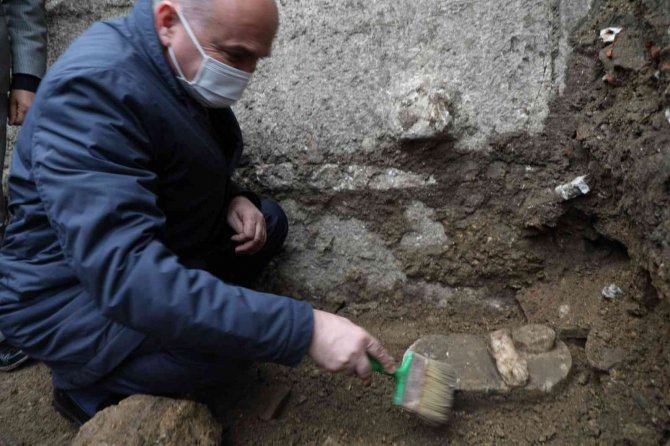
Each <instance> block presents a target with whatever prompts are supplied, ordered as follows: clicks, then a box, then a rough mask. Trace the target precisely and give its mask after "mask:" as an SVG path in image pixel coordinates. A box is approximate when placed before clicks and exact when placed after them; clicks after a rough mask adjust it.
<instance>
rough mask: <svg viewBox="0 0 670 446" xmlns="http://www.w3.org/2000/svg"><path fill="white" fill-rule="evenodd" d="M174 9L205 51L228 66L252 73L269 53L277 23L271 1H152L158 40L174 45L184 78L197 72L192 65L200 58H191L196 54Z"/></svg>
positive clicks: (274, 8) (277, 19)
mask: <svg viewBox="0 0 670 446" xmlns="http://www.w3.org/2000/svg"><path fill="white" fill-rule="evenodd" d="M177 9H179V11H180V12H181V13H182V14H183V15H184V16H185V17H186V20H187V21H188V22H189V24H190V25H191V28H192V29H193V31H194V32H195V34H196V37H197V38H198V41H199V42H200V45H201V46H202V47H203V49H204V50H205V52H206V53H207V54H208V55H210V56H212V57H214V58H215V59H217V60H219V61H221V62H223V63H225V64H227V65H231V66H233V67H235V68H238V69H240V70H243V71H247V72H253V71H254V70H255V68H256V63H257V62H258V60H259V59H261V58H264V57H267V56H269V55H270V52H271V49H272V41H273V39H274V37H275V34H276V33H277V28H278V26H279V14H278V11H277V5H276V4H275V2H274V0H154V16H155V23H156V31H157V32H158V36H159V39H160V40H161V43H162V44H163V46H164V47H168V46H171V47H172V48H173V50H174V52H175V54H177V58H178V59H179V60H180V65H181V61H182V60H183V61H184V65H185V67H182V70H183V71H184V73H185V74H186V75H187V76H186V77H187V78H190V76H191V75H194V74H195V72H197V68H195V69H193V70H191V68H193V67H195V60H196V59H200V58H198V57H193V56H197V54H195V53H194V52H193V51H190V50H189V47H192V45H190V38H189V37H188V35H187V34H186V33H185V32H184V29H183V24H182V23H180V20H179V17H178V16H177V15H176V10H177ZM193 48H194V47H193ZM193 48H191V49H193ZM192 65H193V67H191V66H192ZM191 72H192V73H191Z"/></svg>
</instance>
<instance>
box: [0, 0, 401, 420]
mask: <svg viewBox="0 0 670 446" xmlns="http://www.w3.org/2000/svg"><path fill="white" fill-rule="evenodd" d="M277 26H278V14H277V8H276V6H275V4H274V2H273V1H272V0H172V1H168V0H165V1H156V2H153V3H152V2H151V0H139V1H138V2H137V3H136V6H135V8H134V10H133V11H132V13H131V14H130V16H128V17H125V18H122V19H118V20H113V21H108V22H103V23H98V24H96V25H94V26H93V27H92V28H91V29H89V30H88V31H87V32H85V33H84V34H83V35H82V36H80V37H79V38H78V39H77V40H76V41H75V42H74V43H73V44H72V46H71V47H70V48H69V49H68V50H67V51H66V52H65V53H64V54H63V56H62V57H61V58H60V59H59V60H58V62H56V63H55V64H54V65H53V67H52V68H51V70H50V71H49V73H48V74H47V76H46V77H45V78H44V80H43V81H42V84H41V86H40V89H39V91H38V93H37V97H36V99H35V102H34V104H33V106H32V108H31V110H30V112H29V113H28V116H27V118H26V120H25V123H24V128H23V130H22V132H21V134H20V137H19V140H18V142H17V145H16V148H15V151H14V155H13V160H12V170H11V173H10V178H9V189H10V212H11V214H12V218H11V221H10V223H9V225H8V227H7V231H6V237H5V240H4V243H3V246H2V249H1V250H0V329H1V330H2V332H3V333H4V334H5V335H6V336H7V338H8V339H9V340H10V341H11V342H12V343H13V344H14V345H16V346H18V347H20V348H22V349H23V350H24V351H25V352H27V353H28V354H29V355H30V356H31V357H33V358H35V359H38V360H41V361H43V362H44V363H45V364H47V366H48V367H49V368H50V369H51V371H52V377H53V385H54V399H55V401H54V402H55V405H56V407H57V408H58V409H59V410H60V411H61V413H63V414H64V415H65V416H67V417H68V418H70V419H71V420H73V421H75V422H77V423H82V422H84V421H86V420H87V419H88V418H90V417H91V416H93V415H94V414H95V412H96V411H97V410H99V409H100V408H102V407H103V406H104V405H105V404H107V403H109V401H110V398H117V399H118V397H120V396H125V395H131V394H134V393H148V394H156V395H166V396H178V395H180V394H184V393H187V392H191V391H195V390H197V389H199V388H202V387H207V386H212V385H218V384H220V383H221V381H222V380H225V379H226V378H229V377H230V376H231V375H235V374H236V373H237V371H238V370H239V368H240V367H242V366H243V365H244V364H245V363H248V361H270V362H275V363H279V364H285V365H295V364H297V363H298V362H299V361H301V359H302V358H303V356H305V355H309V356H310V357H311V358H312V360H314V361H315V362H316V363H317V364H318V365H319V366H321V367H323V368H325V369H327V370H330V371H333V372H336V371H347V372H349V373H353V374H356V375H358V376H359V377H360V378H362V379H363V380H364V381H369V380H370V376H371V370H370V365H369V361H368V355H370V356H373V357H376V358H377V359H379V361H380V362H381V363H382V364H383V365H384V366H385V367H386V369H387V370H388V371H392V370H393V369H394V367H395V366H394V361H393V360H392V358H390V357H389V355H388V354H387V353H386V351H385V350H384V348H383V347H382V345H381V344H380V342H379V341H378V340H376V339H375V338H374V337H372V336H371V335H370V334H369V333H368V332H366V331H365V330H364V329H362V328H360V327H358V326H356V325H354V324H353V323H351V322H349V321H348V320H346V319H344V318H341V317H338V316H335V315H333V314H329V313H325V312H321V311H317V310H314V309H312V307H311V306H310V305H309V304H307V303H305V302H301V301H297V300H293V299H290V298H288V297H282V296H276V295H271V294H265V293H260V292H256V291H253V290H251V289H249V288H246V287H243V286H239V285H248V284H249V283H250V281H251V280H252V279H253V278H254V276H256V275H257V274H258V272H259V271H260V270H261V269H262V268H263V267H264V266H265V265H266V264H267V263H268V261H269V260H270V259H271V258H272V256H273V255H274V254H276V253H277V251H278V250H279V248H280V247H281V245H282V242H283V240H284V238H285V236H286V233H287V221H286V216H285V215H284V213H283V212H282V210H281V208H280V207H279V206H278V204H277V203H275V202H273V201H269V200H259V199H258V198H257V197H256V196H255V195H253V194H252V193H251V192H249V191H246V190H244V189H242V188H241V187H239V186H238V185H236V184H235V183H234V182H233V181H231V175H232V173H233V171H234V169H235V165H236V163H237V161H238V160H239V157H240V154H241V151H242V139H241V134H240V129H239V127H238V124H237V121H236V119H235V116H234V115H233V113H232V111H231V110H230V108H229V107H230V105H232V104H233V103H234V102H235V101H236V100H238V99H239V98H240V96H241V94H242V92H243V90H244V88H245V87H246V85H247V82H248V81H249V78H250V76H251V73H253V71H254V70H255V68H256V63H257V62H258V60H259V59H261V58H263V57H267V56H269V55H270V50H271V45H272V41H273V39H274V36H275V34H276V31H277Z"/></svg>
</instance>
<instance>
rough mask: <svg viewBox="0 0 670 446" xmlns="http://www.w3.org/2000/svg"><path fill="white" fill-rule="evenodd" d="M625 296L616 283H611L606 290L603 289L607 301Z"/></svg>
mask: <svg viewBox="0 0 670 446" xmlns="http://www.w3.org/2000/svg"><path fill="white" fill-rule="evenodd" d="M622 294H623V291H622V290H621V288H619V287H618V286H616V284H615V283H610V284H609V285H607V286H606V287H605V288H603V291H602V295H603V297H604V298H606V299H615V298H617V297H619V296H621V295H622Z"/></svg>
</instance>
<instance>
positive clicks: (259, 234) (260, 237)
mask: <svg viewBox="0 0 670 446" xmlns="http://www.w3.org/2000/svg"><path fill="white" fill-rule="evenodd" d="M264 222H265V220H261V221H257V222H256V231H255V233H254V240H257V241H258V242H259V243H261V244H263V243H265V235H264V233H265V229H264V228H263V226H265V225H264V224H263V223H264Z"/></svg>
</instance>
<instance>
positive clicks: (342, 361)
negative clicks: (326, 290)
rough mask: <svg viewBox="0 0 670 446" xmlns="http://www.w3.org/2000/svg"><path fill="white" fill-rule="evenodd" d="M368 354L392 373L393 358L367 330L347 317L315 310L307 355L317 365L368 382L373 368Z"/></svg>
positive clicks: (370, 380) (367, 383)
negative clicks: (312, 331)
mask: <svg viewBox="0 0 670 446" xmlns="http://www.w3.org/2000/svg"><path fill="white" fill-rule="evenodd" d="M368 355H370V356H372V357H374V358H376V359H377V360H378V361H379V363H380V364H381V365H382V366H384V369H385V370H386V371H387V372H389V373H393V372H395V369H396V364H395V361H394V360H393V358H392V357H391V356H390V355H389V354H388V353H387V352H386V350H385V349H384V347H383V346H382V344H381V342H379V341H378V340H377V339H375V338H374V337H373V336H372V335H371V334H370V333H368V332H367V331H365V330H364V329H362V328H361V327H359V326H358V325H356V324H354V323H353V322H351V321H350V320H349V319H345V318H343V317H340V316H336V315H334V314H331V313H326V312H325V311H319V310H314V333H313V334H312V344H311V345H310V346H309V356H311V358H312V359H313V360H314V362H315V363H316V364H317V365H318V366H319V367H322V368H324V369H326V370H328V371H329V372H340V371H345V372H348V373H350V374H352V375H354V374H355V375H357V376H358V377H359V378H361V379H362V380H363V382H364V383H365V384H366V385H369V384H370V383H371V382H372V368H371V366H370V360H369V359H368Z"/></svg>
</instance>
